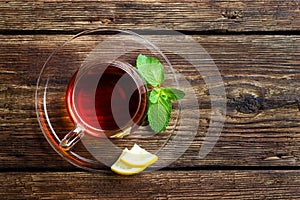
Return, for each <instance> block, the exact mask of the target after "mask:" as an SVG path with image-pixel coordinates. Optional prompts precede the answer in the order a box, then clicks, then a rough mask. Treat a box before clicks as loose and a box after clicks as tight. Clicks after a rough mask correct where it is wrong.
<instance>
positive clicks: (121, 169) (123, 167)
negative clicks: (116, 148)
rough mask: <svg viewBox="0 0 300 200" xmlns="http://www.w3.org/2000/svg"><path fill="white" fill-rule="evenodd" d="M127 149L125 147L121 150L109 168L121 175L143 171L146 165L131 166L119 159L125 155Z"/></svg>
mask: <svg viewBox="0 0 300 200" xmlns="http://www.w3.org/2000/svg"><path fill="white" fill-rule="evenodd" d="M128 152H129V150H128V149H127V148H126V149H124V150H123V152H122V154H121V156H120V157H119V158H118V160H117V161H116V162H115V163H114V164H113V165H112V166H111V170H112V171H114V172H115V173H117V174H121V175H133V174H137V173H139V172H141V171H143V170H144V169H145V168H146V167H131V166H129V165H127V164H125V163H123V162H122V161H121V158H122V157H123V156H124V155H126V154H127V153H128Z"/></svg>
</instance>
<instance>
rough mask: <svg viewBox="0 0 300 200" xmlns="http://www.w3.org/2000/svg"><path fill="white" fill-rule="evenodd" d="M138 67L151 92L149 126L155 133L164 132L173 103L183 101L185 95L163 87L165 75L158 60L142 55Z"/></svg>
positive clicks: (148, 115)
mask: <svg viewBox="0 0 300 200" xmlns="http://www.w3.org/2000/svg"><path fill="white" fill-rule="evenodd" d="M136 67H137V71H138V73H139V74H140V76H141V78H142V79H143V80H144V82H145V84H146V87H147V88H148V91H149V92H148V99H147V103H148V110H147V113H146V115H147V117H148V121H149V125H150V127H151V128H152V129H153V130H154V131H155V132H157V133H159V132H162V131H164V130H166V128H167V126H168V125H169V122H170V118H171V111H172V101H177V100H180V99H182V98H183V97H184V96H185V93H184V92H183V91H181V90H179V89H175V88H163V87H161V84H162V83H163V81H164V79H165V73H164V67H163V65H162V63H161V62H160V61H159V60H158V59H156V58H153V57H150V56H145V55H142V54H140V55H139V56H138V57H137V60H136Z"/></svg>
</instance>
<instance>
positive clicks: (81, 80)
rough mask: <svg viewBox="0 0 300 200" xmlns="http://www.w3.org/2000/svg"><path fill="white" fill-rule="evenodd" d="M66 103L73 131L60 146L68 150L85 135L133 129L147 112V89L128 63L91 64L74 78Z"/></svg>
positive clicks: (98, 134) (121, 132) (116, 133)
mask: <svg viewBox="0 0 300 200" xmlns="http://www.w3.org/2000/svg"><path fill="white" fill-rule="evenodd" d="M66 103H67V108H68V112H69V115H70V117H71V119H72V120H73V122H74V129H73V130H72V131H70V132H69V133H68V134H67V135H66V136H65V137H64V138H63V139H62V141H61V143H60V146H61V147H63V148H64V149H65V150H69V149H70V148H72V146H73V145H74V144H76V143H77V142H78V141H79V140H80V138H81V137H82V136H83V135H84V134H89V135H92V136H95V137H114V136H116V135H119V136H123V135H127V134H129V133H130V132H131V131H132V130H134V128H135V127H137V126H138V125H139V123H140V122H141V121H142V119H143V116H144V112H145V110H146V104H147V103H146V88H145V86H144V84H143V81H142V80H141V78H140V76H139V75H138V73H137V72H136V71H135V69H134V68H133V67H132V66H131V65H130V64H128V63H124V62H119V61H117V62H113V63H110V64H107V63H103V64H94V65H91V66H88V67H84V68H82V69H80V70H79V71H77V72H76V73H75V74H74V75H73V77H72V78H71V80H70V82H69V85H68V89H67V95H66Z"/></svg>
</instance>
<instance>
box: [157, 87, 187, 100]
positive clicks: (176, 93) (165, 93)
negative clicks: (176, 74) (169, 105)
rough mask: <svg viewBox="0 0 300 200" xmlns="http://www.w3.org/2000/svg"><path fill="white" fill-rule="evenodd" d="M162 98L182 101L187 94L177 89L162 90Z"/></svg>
mask: <svg viewBox="0 0 300 200" xmlns="http://www.w3.org/2000/svg"><path fill="white" fill-rule="evenodd" d="M161 96H162V97H165V98H168V99H169V100H180V99H182V98H183V97H184V96H185V93H184V92H183V91H182V90H178V89H175V88H162V91H161Z"/></svg>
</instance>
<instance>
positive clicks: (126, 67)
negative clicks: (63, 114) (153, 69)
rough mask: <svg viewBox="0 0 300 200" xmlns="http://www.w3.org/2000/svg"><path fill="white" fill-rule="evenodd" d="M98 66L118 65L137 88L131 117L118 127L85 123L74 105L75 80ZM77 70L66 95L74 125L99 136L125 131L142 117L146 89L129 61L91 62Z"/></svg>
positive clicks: (145, 100)
mask: <svg viewBox="0 0 300 200" xmlns="http://www.w3.org/2000/svg"><path fill="white" fill-rule="evenodd" d="M98 66H104V68H107V67H109V66H114V67H118V68H119V69H121V70H123V71H125V73H127V74H128V75H129V76H130V77H131V78H132V80H133V81H134V83H135V85H136V86H137V90H138V94H139V101H138V106H137V109H136V112H135V113H134V115H133V116H132V117H131V120H128V122H126V124H125V125H124V126H123V127H119V128H118V129H114V130H105V129H101V128H96V127H94V126H92V125H91V124H89V123H87V122H86V121H85V120H83V119H82V117H81V116H80V114H79V113H78V109H77V108H76V105H75V103H74V102H75V100H74V99H75V90H76V85H77V82H78V81H79V80H80V78H81V77H82V76H83V75H84V74H85V73H86V72H87V71H89V70H91V69H93V68H95V67H98ZM77 72H78V71H77ZM77 72H76V74H75V80H73V83H72V84H73V89H72V92H71V94H67V96H66V98H67V104H68V105H67V110H68V113H69V115H70V118H71V119H72V121H73V122H74V126H75V127H80V128H81V129H83V130H84V131H86V132H87V133H88V134H90V135H93V136H100V135H99V134H104V133H105V134H109V135H111V134H116V133H119V132H121V131H125V130H127V129H128V128H130V127H131V126H132V127H134V126H136V125H137V124H138V123H139V122H140V121H141V120H142V119H143V116H144V112H145V110H146V107H147V99H146V93H147V89H146V87H145V85H144V83H143V81H142V79H141V77H140V75H139V74H138V73H137V72H136V71H135V69H134V67H133V66H132V65H131V64H130V63H128V62H123V61H122V62H121V61H113V62H112V63H107V62H103V63H95V64H92V65H89V66H85V67H84V69H83V70H81V71H80V74H78V73H77ZM69 87H70V83H69V85H68V88H69ZM67 91H69V89H67ZM69 95H71V101H72V103H68V101H69V100H68V98H69V97H68V96H69ZM143 96H144V97H143ZM143 104H144V106H143ZM142 106H143V107H142ZM141 109H142V110H141ZM140 112H141V113H142V114H141V115H140V117H139V118H138V119H137V120H136V117H137V116H139V115H138V114H139V113H140ZM131 121H133V122H134V123H133V124H132V123H130V122H131ZM95 132H96V133H95Z"/></svg>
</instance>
